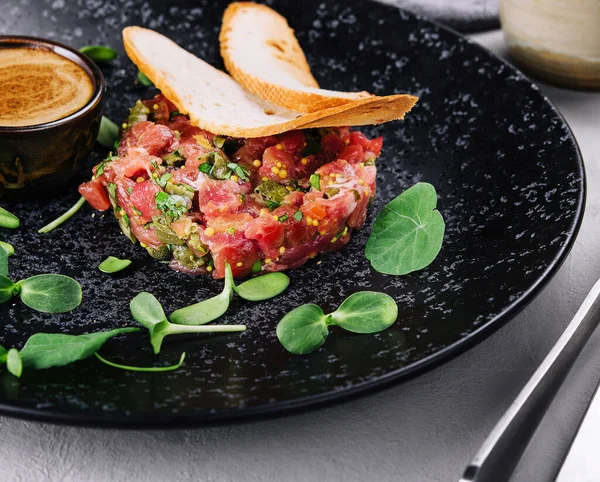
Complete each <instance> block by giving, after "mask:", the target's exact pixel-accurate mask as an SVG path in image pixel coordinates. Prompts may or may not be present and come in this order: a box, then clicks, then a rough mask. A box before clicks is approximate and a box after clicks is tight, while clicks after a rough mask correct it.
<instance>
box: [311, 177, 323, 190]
mask: <svg viewBox="0 0 600 482" xmlns="http://www.w3.org/2000/svg"><path fill="white" fill-rule="evenodd" d="M309 182H310V185H311V186H312V187H313V188H314V189H316V190H317V191H320V190H321V176H320V175H319V174H311V175H310V179H309Z"/></svg>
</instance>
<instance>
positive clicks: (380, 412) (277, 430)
mask: <svg viewBox="0 0 600 482" xmlns="http://www.w3.org/2000/svg"><path fill="white" fill-rule="evenodd" d="M474 39H475V40H476V41H478V42H481V43H482V44H483V45H485V46H487V47H489V48H491V49H492V50H493V51H495V52H497V53H498V54H500V55H501V56H504V55H505V47H504V43H503V38H502V35H501V33H500V32H491V33H488V34H482V35H478V36H475V37H474ZM542 89H543V91H544V92H546V94H547V95H548V96H549V98H550V99H551V100H553V101H554V102H555V104H556V105H557V106H558V108H559V109H560V110H561V112H562V113H563V114H564V116H565V117H566V119H567V121H568V122H569V123H570V125H571V127H572V128H573V130H574V132H575V136H576V137H577V139H578V141H579V143H580V145H581V148H582V151H583V155H584V158H585V160H586V167H587V175H588V189H589V193H588V201H587V212H586V215H585V219H584V222H583V226H582V228H581V231H580V235H579V238H578V240H577V242H576V243H575V246H574V248H573V251H572V252H571V254H570V256H569V257H568V258H567V260H566V261H565V263H564V265H563V267H562V268H561V269H560V271H559V273H558V274H557V276H556V277H555V278H554V279H553V280H552V281H551V282H550V284H549V285H548V286H547V287H546V288H545V289H544V290H543V292H542V293H541V294H540V296H538V297H537V298H536V300H535V301H534V302H533V303H531V305H530V306H529V307H528V308H526V309H525V310H524V311H523V312H522V313H521V314H519V315H518V316H517V317H516V318H515V319H513V320H512V321H510V322H509V323H508V324H507V325H505V326H504V327H503V328H501V329H500V330H499V331H497V332H496V333H494V334H493V335H492V336H490V337H489V338H488V339H487V340H486V341H484V342H483V343H481V344H479V345H477V346H476V347H474V348H472V349H471V350H470V351H468V352H467V353H465V354H463V355H461V356H459V357H457V358H455V359H454V360H452V361H450V362H448V363H446V364H445V365H443V366H441V367H439V368H437V369H435V370H432V371H430V372H428V373H426V374H424V375H422V376H420V377H418V378H416V379H414V380H411V381H409V382H407V383H404V384H401V385H396V386H394V387H392V388H388V389H386V390H384V391H380V392H377V393H375V394H371V395H367V396H364V397H362V398H359V399H356V400H353V401H349V402H345V403H343V404H339V405H335V406H332V407H329V408H325V409H321V410H318V411H311V412H308V413H303V414H299V415H293V416H286V417H283V418H277V419H271V420H262V421H257V422H251V423H245V424H237V425H228V426H217V427H210V428H204V429H197V430H182V431H172V432H168V431H118V430H92V429H82V428H72V427H60V426H53V425H43V424H39V423H30V422H24V421H20V420H13V419H8V418H0V439H1V440H2V443H1V444H0V464H1V466H2V479H3V480H6V481H27V482H36V481H47V480H52V481H81V480H89V481H107V482H108V481H116V480H130V481H137V480H144V481H155V480H156V481H158V480H170V481H175V480H202V481H205V480H206V481H211V482H218V481H258V480H278V481H285V482H287V481H303V482H304V481H312V480H323V481H337V480H344V481H363V480H377V481H388V480H389V481H411V482H412V481H419V482H427V481H452V480H458V479H459V477H460V474H461V473H462V470H463V468H464V466H465V465H466V463H467V462H468V460H469V459H470V457H471V456H472V454H473V453H474V452H475V450H476V449H477V447H478V446H479V444H480V443H481V442H482V441H483V439H484V438H485V437H486V435H487V433H488V431H489V430H490V429H491V428H492V426H493V425H494V424H495V422H496V420H497V419H498V418H499V417H500V415H501V414H502V413H503V412H504V410H505V409H506V408H507V407H508V405H509V404H510V402H511V401H512V399H513V398H514V397H515V396H516V394H517V393H518V391H519V390H520V388H521V387H522V386H523V384H524V383H525V382H526V381H527V379H528V378H529V376H530V375H531V373H532V372H533V370H535V368H536V367H537V365H538V364H539V362H540V361H541V360H542V359H543V357H544V356H545V355H546V353H547V352H548V350H549V349H550V347H551V346H552V344H553V343H554V342H555V340H556V339H557V338H558V336H559V335H560V333H561V332H562V330H563V328H564V327H565V325H566V324H567V323H568V321H569V320H570V318H571V316H572V315H573V314H574V313H575V311H576V310H577V308H578V306H579V304H580V303H581V301H582V300H583V298H584V297H585V295H586V293H587V291H588V290H589V289H590V287H591V286H592V284H593V283H594V281H595V280H596V279H598V278H599V277H600V263H599V262H598V260H600V243H598V239H600V224H599V222H598V221H599V219H598V218H599V217H600V213H599V211H598V204H599V203H600V191H599V187H600V159H599V158H600V135H599V133H600V116H598V112H600V94H594V93H584V92H573V91H567V90H561V89H558V88H554V87H548V86H545V85H542ZM599 342H600V338H599V337H598V336H596V337H594V339H593V340H591V342H590V344H589V345H588V347H587V349H586V351H585V353H584V354H583V355H582V357H581V359H580V360H579V362H578V364H577V366H576V368H575V370H574V372H573V373H572V375H571V376H570V377H569V379H568V380H567V382H566V384H565V386H564V387H563V388H564V389H563V390H562V391H561V392H560V394H559V396H558V397H557V399H556V401H555V403H554V404H553V405H552V407H551V409H550V412H549V414H548V416H547V417H546V420H545V421H544V423H543V424H542V426H541V427H540V430H539V432H538V434H537V435H536V440H535V441H534V443H533V444H532V446H531V448H530V450H528V452H527V454H526V457H525V460H524V462H523V463H522V464H521V466H519V468H518V470H517V473H516V474H515V477H514V480H517V481H532V480H535V481H540V482H541V481H545V480H552V478H553V476H554V474H555V472H556V470H557V469H558V465H559V464H560V461H561V458H562V456H563V455H564V452H565V451H566V449H567V448H568V445H569V442H570V435H571V434H572V432H573V431H574V430H575V428H576V426H577V421H578V418H579V417H580V416H581V415H582V413H583V410H584V408H585V405H586V403H587V401H588V399H589V397H590V396H591V393H592V391H593V389H594V387H595V384H596V382H597V380H598V379H600V363H599V362H600V350H598V349H596V347H598V345H599Z"/></svg>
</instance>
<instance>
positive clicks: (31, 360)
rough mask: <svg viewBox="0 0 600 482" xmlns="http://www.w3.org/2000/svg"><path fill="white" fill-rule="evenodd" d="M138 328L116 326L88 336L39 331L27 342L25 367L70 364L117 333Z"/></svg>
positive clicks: (100, 346) (88, 354) (39, 367)
mask: <svg viewBox="0 0 600 482" xmlns="http://www.w3.org/2000/svg"><path fill="white" fill-rule="evenodd" d="M134 331H138V328H133V327H131V328H116V329H114V330H110V331H98V332H95V333H89V334H87V335H63V334H61V333H36V334H35V335H32V336H30V337H29V339H28V340H27V342H26V343H25V346H24V347H23V349H22V350H21V358H22V359H23V365H24V366H25V367H27V368H29V367H31V368H35V369H38V370H40V369H43V368H50V367H59V366H63V365H68V364H70V363H73V362H75V361H77V360H83V359H84V358H88V357H90V356H92V355H93V354H94V353H96V352H97V351H98V350H99V349H100V348H102V345H104V343H106V341H107V340H108V339H110V338H112V337H113V336H116V335H120V334H121V333H132V332H134Z"/></svg>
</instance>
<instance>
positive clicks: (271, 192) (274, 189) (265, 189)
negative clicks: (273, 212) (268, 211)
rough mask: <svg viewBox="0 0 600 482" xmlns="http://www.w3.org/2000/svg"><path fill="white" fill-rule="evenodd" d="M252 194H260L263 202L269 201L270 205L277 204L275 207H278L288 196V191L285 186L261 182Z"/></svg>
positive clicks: (271, 182) (272, 182) (273, 182)
mask: <svg viewBox="0 0 600 482" xmlns="http://www.w3.org/2000/svg"><path fill="white" fill-rule="evenodd" d="M254 192H257V193H258V194H260V195H261V196H262V197H263V199H264V200H265V202H267V201H270V202H271V203H278V204H277V206H279V205H280V204H281V203H282V202H283V200H284V199H285V197H286V196H287V195H288V194H289V191H288V190H287V189H286V188H285V186H283V185H281V184H279V183H278V182H275V181H270V180H269V181H263V182H261V183H260V184H259V185H258V186H256V188H255V189H254ZM267 206H268V204H267Z"/></svg>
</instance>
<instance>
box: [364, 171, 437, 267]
mask: <svg viewBox="0 0 600 482" xmlns="http://www.w3.org/2000/svg"><path fill="white" fill-rule="evenodd" d="M436 205H437V195H436V192H435V188H434V187H433V186H432V185H431V184H428V183H424V182H420V183H418V184H415V185H414V186H413V187H411V188H410V189H407V190H406V191H404V192H403V193H402V194H400V195H399V196H398V197H396V198H395V199H394V200H392V201H391V202H389V203H388V204H387V205H386V206H385V207H384V208H383V210H382V211H381V212H380V213H379V215H378V216H377V219H375V223H374V225H373V230H372V231H371V235H370V236H369V240H368V241H367V245H366V247H365V256H366V258H367V259H368V260H369V261H371V266H373V268H375V269H376V270H377V271H379V272H381V273H386V274H393V275H403V274H407V273H410V272H412V271H417V270H420V269H423V268H425V267H426V266H428V265H429V264H430V263H431V262H432V261H433V260H434V259H435V257H436V256H437V255H438V253H439V252H440V249H441V247H442V240H443V238H444V228H445V225H444V219H443V218H442V215H441V214H440V212H439V211H438V210H437V209H436Z"/></svg>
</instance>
